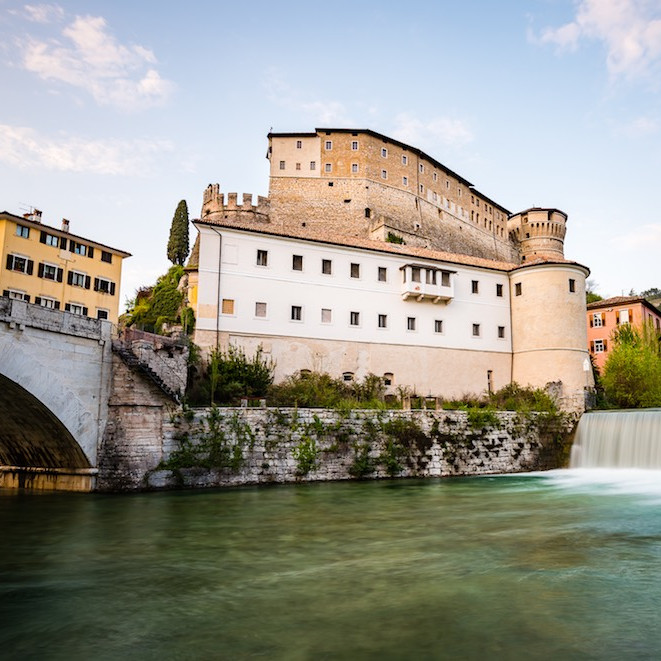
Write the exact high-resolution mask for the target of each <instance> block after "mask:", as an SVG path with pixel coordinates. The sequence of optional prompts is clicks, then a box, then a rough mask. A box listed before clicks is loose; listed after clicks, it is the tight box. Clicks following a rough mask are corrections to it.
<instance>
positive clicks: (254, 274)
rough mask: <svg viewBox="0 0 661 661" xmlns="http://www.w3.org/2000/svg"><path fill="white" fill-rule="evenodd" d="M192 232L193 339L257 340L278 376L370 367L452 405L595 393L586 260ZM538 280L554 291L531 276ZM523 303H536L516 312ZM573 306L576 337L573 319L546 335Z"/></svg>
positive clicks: (258, 226) (352, 374)
mask: <svg viewBox="0 0 661 661" xmlns="http://www.w3.org/2000/svg"><path fill="white" fill-rule="evenodd" d="M195 226H196V227H197V229H198V230H199V233H200V234H199V264H198V272H197V273H198V275H197V277H198V282H197V287H196V288H195V289H196V291H195V292H193V293H192V296H191V298H192V300H193V301H194V302H195V307H196V314H197V322H196V336H195V340H196V342H197V343H198V344H200V345H201V346H202V347H212V346H215V345H216V344H217V343H218V344H219V345H220V346H223V347H224V346H227V345H228V344H230V343H232V344H235V345H238V346H242V347H243V348H245V349H246V351H247V352H248V353H252V352H253V351H254V350H256V349H257V347H258V346H260V345H261V346H262V348H263V349H264V351H265V352H266V353H267V354H268V355H270V356H271V357H272V358H273V359H274V360H275V362H276V381H278V380H281V379H282V378H284V377H285V376H287V375H289V374H292V373H294V372H296V371H298V370H302V369H309V370H316V371H323V372H328V373H330V374H331V375H333V376H341V375H342V376H344V378H345V379H347V380H350V379H352V378H358V379H359V378H362V377H363V376H365V375H366V374H368V373H374V374H377V375H379V376H383V377H384V378H385V379H386V381H387V383H388V384H389V385H390V387H391V388H396V387H397V386H399V385H401V386H408V387H409V388H411V389H413V390H414V391H415V392H417V393H418V394H420V395H437V396H444V397H455V396H460V395H462V394H465V393H479V392H483V391H486V390H488V389H499V388H501V387H503V386H504V385H506V384H508V383H510V382H511V381H518V382H520V383H522V384H527V383H529V384H531V385H534V386H544V385H545V384H546V383H547V382H549V381H562V382H563V383H564V384H565V386H567V387H566V388H565V390H566V392H564V393H563V394H564V395H565V398H569V399H572V398H577V397H578V396H580V399H581V400H582V391H583V389H584V387H585V386H589V385H591V383H588V382H587V380H586V379H587V378H588V377H587V376H586V374H585V373H584V372H583V361H584V359H585V358H586V357H587V350H586V346H587V345H586V342H585V338H584V335H585V324H584V322H583V319H584V309H585V289H584V281H585V277H586V275H587V273H588V271H587V269H586V268H585V267H583V266H580V265H578V264H575V263H572V262H565V261H563V260H560V261H558V260H552V261H549V262H536V263H530V264H527V265H525V266H519V265H515V264H511V263H505V262H495V261H492V260H487V259H481V258H476V257H469V256H465V255H451V254H446V253H440V252H436V251H431V250H427V249H424V248H417V247H409V246H406V245H396V244H391V243H386V242H382V241H370V240H362V239H357V238H352V239H351V240H350V243H349V242H348V240H347V239H342V240H333V239H332V238H330V237H329V238H326V239H324V238H321V237H319V236H318V235H317V236H312V235H311V232H310V231H306V232H305V235H304V236H293V235H292V233H291V231H290V230H288V231H287V233H284V231H279V230H278V229H277V228H275V227H271V226H269V225H265V224H264V223H263V222H255V221H254V220H252V221H251V220H250V219H241V220H235V219H234V220H200V221H196V222H195ZM535 274H537V276H536V275H535ZM540 274H541V277H542V278H543V279H544V280H545V281H549V282H553V284H552V286H551V287H550V288H547V287H542V286H540V282H539V281H538V280H529V279H530V277H532V278H533V279H534V278H535V277H537V278H539V275H540ZM527 281H530V285H529V284H528V282H527ZM572 289H573V291H571V290H572ZM513 298H516V299H517V304H518V305H519V306H520V305H521V304H522V301H523V300H524V299H525V301H526V302H525V307H524V308H523V309H522V310H521V311H520V312H517V315H516V318H513V309H515V308H516V306H514V305H513V304H512V299H513ZM572 303H573V307H574V308H576V311H577V312H578V318H579V319H580V320H581V322H583V323H581V324H580V328H579V332H576V329H575V324H574V323H573V321H571V322H570V323H569V324H568V325H563V324H562V323H559V324H556V323H552V324H551V325H549V324H548V322H546V321H544V322H543V324H542V327H541V328H536V326H537V321H536V319H537V318H539V319H541V318H543V317H544V316H545V315H548V314H549V313H550V314H552V315H557V314H558V313H559V311H560V308H559V306H562V308H563V309H565V312H567V310H568V309H569V308H571V307H572ZM568 306H569V307H568ZM537 308H539V309H537ZM540 315H541V316H540ZM574 316H576V315H574ZM567 328H569V329H570V331H569V332H565V331H566V330H567ZM563 329H564V330H563ZM580 329H582V331H583V332H582V333H581V332H580ZM517 335H518V338H517ZM517 339H518V342H517Z"/></svg>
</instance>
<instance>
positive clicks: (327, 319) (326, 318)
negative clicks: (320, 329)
mask: <svg viewBox="0 0 661 661" xmlns="http://www.w3.org/2000/svg"><path fill="white" fill-rule="evenodd" d="M332 320H333V312H332V310H329V309H328V308H321V323H322V324H330V323H331V321H332Z"/></svg>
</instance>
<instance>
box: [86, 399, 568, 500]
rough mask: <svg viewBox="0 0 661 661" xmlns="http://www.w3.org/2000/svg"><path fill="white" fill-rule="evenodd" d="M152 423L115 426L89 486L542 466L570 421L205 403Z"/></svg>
mask: <svg viewBox="0 0 661 661" xmlns="http://www.w3.org/2000/svg"><path fill="white" fill-rule="evenodd" d="M161 429H162V433H161V434H160V437H158V438H152V439H151V440H149V439H148V438H147V437H146V436H145V434H134V435H133V437H131V436H130V435H129V436H126V435H125V434H122V433H121V429H119V430H117V431H118V432H119V433H117V434H115V437H110V438H109V440H110V442H107V443H106V444H105V446H104V448H103V456H102V461H101V465H100V471H99V477H98V482H97V489H98V490H100V491H130V490H140V489H172V488H178V487H188V488H205V487H219V486H237V485H248V484H267V483H289V482H304V481H329V480H350V479H380V478H392V477H445V476H459V475H487V474H495V473H517V472H525V471H530V470H548V469H552V468H557V467H560V466H562V465H564V464H565V462H566V458H567V454H568V449H569V446H570V443H571V435H572V433H573V429H574V420H573V419H571V418H568V417H566V416H562V415H558V414H545V413H535V412H512V411H499V412H495V411H493V410H489V409H484V410H481V409H475V410H471V411H447V410H437V411H431V410H416V411H402V410H351V411H343V410H331V409H298V408H261V409H252V408H209V409H197V410H190V409H189V410H184V411H180V412H169V413H168V420H167V421H162V424H161ZM127 431H129V430H127ZM113 441H115V442H113ZM119 448H121V451H119V450H118V449H119Z"/></svg>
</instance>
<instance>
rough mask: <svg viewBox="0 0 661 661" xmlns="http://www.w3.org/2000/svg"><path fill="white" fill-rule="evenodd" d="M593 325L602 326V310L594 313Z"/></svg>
mask: <svg viewBox="0 0 661 661" xmlns="http://www.w3.org/2000/svg"><path fill="white" fill-rule="evenodd" d="M590 325H591V326H594V327H600V326H603V320H602V318H601V312H595V313H593V315H592V323H591V324H590Z"/></svg>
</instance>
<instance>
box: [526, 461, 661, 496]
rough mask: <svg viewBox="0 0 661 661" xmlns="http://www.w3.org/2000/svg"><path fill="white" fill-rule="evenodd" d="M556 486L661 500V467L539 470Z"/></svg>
mask: <svg viewBox="0 0 661 661" xmlns="http://www.w3.org/2000/svg"><path fill="white" fill-rule="evenodd" d="M539 475H543V476H544V477H545V478H546V479H548V480H549V481H550V482H552V483H553V484H554V486H557V487H560V488H563V489H571V490H574V491H580V492H583V493H585V492H591V493H600V494H614V495H615V494H620V495H624V494H631V495H637V496H646V497H649V498H651V499H652V501H653V502H655V503H656V502H661V470H651V469H643V468H568V469H559V470H554V471H547V472H545V473H539Z"/></svg>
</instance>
